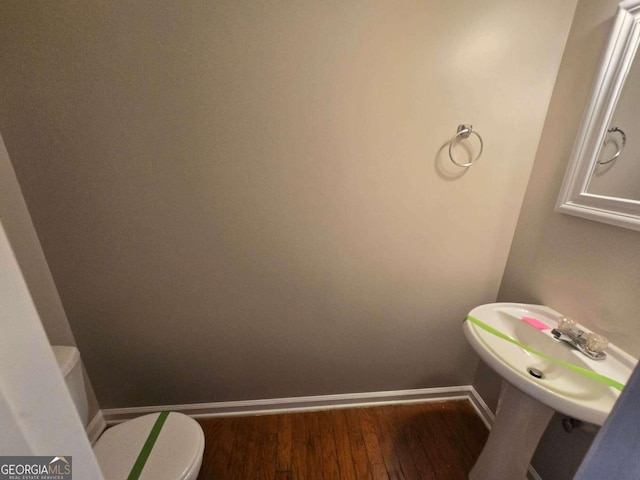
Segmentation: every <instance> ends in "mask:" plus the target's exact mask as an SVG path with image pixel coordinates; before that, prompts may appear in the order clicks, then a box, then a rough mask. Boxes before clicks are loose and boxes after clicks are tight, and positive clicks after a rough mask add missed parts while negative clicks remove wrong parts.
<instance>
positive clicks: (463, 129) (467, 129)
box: [449, 125, 484, 168]
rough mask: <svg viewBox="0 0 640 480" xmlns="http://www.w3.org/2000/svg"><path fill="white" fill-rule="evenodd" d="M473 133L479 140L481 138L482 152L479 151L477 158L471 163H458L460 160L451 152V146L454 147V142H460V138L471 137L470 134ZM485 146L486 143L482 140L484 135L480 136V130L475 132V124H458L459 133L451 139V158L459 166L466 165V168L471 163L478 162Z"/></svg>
mask: <svg viewBox="0 0 640 480" xmlns="http://www.w3.org/2000/svg"><path fill="white" fill-rule="evenodd" d="M472 133H473V134H474V135H475V136H476V137H478V140H480V152H478V155H477V156H476V158H474V159H473V160H471V161H470V162H469V163H458V162H456V160H455V158H453V153H452V152H451V148H452V147H453V144H454V143H458V142H459V141H460V140H463V139H465V138H469V136H470V135H471V134H472ZM483 148H484V143H483V142H482V137H481V136H480V134H479V133H478V132H474V131H473V125H458V131H457V133H456V134H455V135H454V136H453V138H452V139H451V140H449V158H450V159H451V161H452V162H453V163H454V164H455V165H457V166H458V167H465V168H466V167H470V166H471V165H473V164H474V163H476V162H477V161H478V160H479V159H480V155H482V149H483Z"/></svg>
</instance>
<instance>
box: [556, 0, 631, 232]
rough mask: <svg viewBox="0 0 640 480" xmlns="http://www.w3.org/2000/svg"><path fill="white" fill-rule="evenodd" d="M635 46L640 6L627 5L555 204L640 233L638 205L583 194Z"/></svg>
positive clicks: (605, 56) (602, 61) (614, 31)
mask: <svg viewBox="0 0 640 480" xmlns="http://www.w3.org/2000/svg"><path fill="white" fill-rule="evenodd" d="M639 44H640V0H626V1H623V2H621V3H620V4H619V5H618V10H617V13H616V17H615V22H614V24H613V28H612V29H611V33H610V34H609V41H608V44H607V47H606V49H605V50H604V52H603V54H602V57H601V59H600V67H599V69H598V73H597V75H596V77H595V79H594V83H593V87H592V90H591V95H590V97H589V103H588V104H587V108H586V110H585V113H584V115H583V117H582V123H581V125H580V129H579V130H578V135H577V137H576V140H575V143H574V145H573V151H572V153H571V159H570V160H569V166H568V167H567V171H566V173H565V176H564V181H563V183H562V188H561V189H560V195H559V197H558V201H557V203H556V211H557V212H561V213H566V214H569V215H576V216H578V217H583V218H588V219H591V220H596V221H600V222H604V223H609V224H612V225H618V226H620V227H625V228H631V229H633V230H640V201H636V200H630V199H625V198H617V197H609V196H604V195H594V194H590V193H588V192H587V188H588V186H589V180H590V178H591V173H592V171H593V168H594V166H595V162H597V160H598V155H599V153H600V148H601V146H602V144H603V142H604V140H605V135H606V133H607V128H608V126H609V123H610V121H611V118H612V116H613V112H614V110H615V107H616V105H617V103H618V99H619V98H620V94H621V93H622V89H623V87H624V84H625V80H626V78H627V74H628V72H629V69H630V68H631V64H632V63H633V59H634V57H635V55H636V51H637V50H638V45H639ZM638 61H640V58H639V59H638ZM639 168H640V166H639Z"/></svg>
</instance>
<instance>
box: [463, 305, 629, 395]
mask: <svg viewBox="0 0 640 480" xmlns="http://www.w3.org/2000/svg"><path fill="white" fill-rule="evenodd" d="M467 320H468V321H470V322H471V323H473V324H475V325H477V326H478V327H480V328H482V329H483V330H485V331H487V332H489V333H491V334H492V335H495V336H496V337H498V338H501V339H503V340H505V341H507V342H509V343H513V344H514V345H517V346H518V347H520V348H522V349H523V350H526V351H527V352H529V353H532V354H533V355H536V356H538V357H540V358H544V359H545V360H548V361H550V362H553V363H555V364H556V365H560V366H561V367H564V368H567V369H569V370H571V371H573V372H576V373H579V374H580V375H584V376H585V377H588V378H590V379H592V380H595V381H597V382H600V383H604V384H605V385H608V386H610V387H613V388H615V389H617V390H620V391H622V389H623V388H624V384H622V383H620V382H618V381H616V380H614V379H612V378H609V377H605V376H604V375H600V374H599V373H596V372H593V371H591V370H588V369H586V368H583V367H579V366H578V365H574V364H572V363H568V362H563V361H562V360H557V359H555V358H553V357H550V356H548V355H545V354H544V353H542V352H539V351H537V350H536V349H534V348H532V347H530V346H529V345H525V344H524V343H520V342H518V341H517V340H514V339H513V338H511V337H510V336H509V335H507V334H505V333H502V332H501V331H500V330H497V329H495V328H493V327H491V326H489V325H487V324H486V323H484V322H482V321H480V320H478V319H477V318H474V317H472V316H471V315H468V316H467Z"/></svg>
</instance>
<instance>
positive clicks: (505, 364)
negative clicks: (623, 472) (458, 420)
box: [463, 303, 637, 425]
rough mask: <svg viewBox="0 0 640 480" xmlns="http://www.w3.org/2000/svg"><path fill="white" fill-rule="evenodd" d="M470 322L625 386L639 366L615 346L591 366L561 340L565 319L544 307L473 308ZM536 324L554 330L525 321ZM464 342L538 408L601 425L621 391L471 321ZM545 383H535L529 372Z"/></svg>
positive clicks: (583, 357) (495, 305)
mask: <svg viewBox="0 0 640 480" xmlns="http://www.w3.org/2000/svg"><path fill="white" fill-rule="evenodd" d="M469 316H470V317H473V318H476V319H478V320H480V321H481V322H483V323H485V324H486V325H488V326H490V327H493V328H495V329H496V330H498V331H500V332H502V333H504V334H506V335H507V336H509V337H511V338H512V339H513V340H515V341H517V342H519V343H521V344H524V345H526V346H528V347H531V348H532V349H534V350H536V351H538V352H540V353H542V354H544V355H546V356H548V357H551V358H552V359H554V360H558V361H560V362H566V363H569V364H572V365H575V366H577V367H581V368H583V369H586V370H590V371H593V372H595V373H597V374H600V375H603V376H605V377H608V378H610V379H613V380H615V381H617V382H620V383H622V384H625V383H626V381H627V380H628V379H629V376H630V375H631V372H632V370H633V368H634V366H635V364H636V363H637V360H635V359H634V358H633V357H632V356H630V355H628V354H627V353H625V352H623V351H622V350H620V349H619V348H618V347H616V346H615V345H609V346H608V347H607V348H606V349H605V352H606V353H607V358H606V359H605V360H591V359H590V358H588V357H586V356H585V355H583V354H582V353H580V352H579V351H578V350H576V349H574V348H573V347H571V346H570V345H569V344H567V343H566V342H561V341H558V340H556V339H555V338H554V337H553V336H552V335H551V329H552V328H555V327H556V325H557V321H558V318H560V317H561V316H562V314H561V313H558V312H556V311H555V310H552V309H551V308H549V307H545V306H541V305H526V304H518V303H494V304H489V305H482V306H480V307H476V308H474V309H473V310H472V311H471V312H470V313H469ZM523 317H525V318H534V319H536V320H538V321H539V322H542V323H543V324H545V325H547V326H548V327H549V328H548V329H545V330H540V329H538V328H536V327H533V326H531V325H529V324H528V323H526V322H524V321H523V320H522V319H523ZM463 330H464V333H465V336H466V338H467V340H468V341H469V343H470V344H471V346H472V347H473V348H474V350H475V351H476V352H477V353H478V355H480V357H481V358H482V359H483V360H484V361H485V362H486V363H487V364H488V365H489V366H490V367H491V368H493V369H494V370H495V371H496V372H497V373H499V374H500V375H501V376H502V377H503V378H504V379H505V380H506V381H507V382H509V383H510V384H511V385H513V386H514V387H516V388H518V389H519V390H521V391H522V392H524V393H526V394H528V395H530V396H531V397H533V398H535V399H536V400H538V401H539V402H541V403H543V404H545V405H547V406H549V407H551V408H552V409H554V410H556V411H558V412H561V413H564V414H565V415H568V416H570V417H573V418H576V419H578V420H583V421H586V422H590V423H594V424H596V425H602V424H603V423H604V421H605V419H606V418H607V415H608V414H609V412H610V411H611V409H612V408H613V404H614V403H615V401H616V400H617V399H618V396H619V395H620V391H619V390H617V389H616V388H614V387H611V386H609V385H607V384H605V383H603V382H601V381H599V380H596V379H593V378H589V377H587V376H585V375H583V374H581V373H578V372H576V371H573V370H571V369H569V368H566V367H564V366H561V365H559V364H558V363H555V362H553V361H552V360H549V359H546V358H544V357H541V356H539V355H536V354H533V353H531V352H530V351H528V350H526V349H524V348H522V347H521V346H518V345H515V344H513V343H510V342H508V341H506V340H505V339H503V338H500V337H498V336H496V335H494V334H492V333H490V332H488V331H486V330H485V329H483V328H481V327H480V326H478V325H476V324H474V323H472V322H470V321H469V320H466V321H465V322H464V325H463ZM530 368H533V369H536V370H537V371H538V372H541V373H542V374H543V377H544V378H536V377H535V376H534V374H535V373H536V372H535V371H534V374H531V373H529V369H530Z"/></svg>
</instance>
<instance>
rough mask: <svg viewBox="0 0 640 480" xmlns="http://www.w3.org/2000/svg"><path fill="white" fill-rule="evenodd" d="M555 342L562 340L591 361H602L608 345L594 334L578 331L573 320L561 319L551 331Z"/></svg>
mask: <svg viewBox="0 0 640 480" xmlns="http://www.w3.org/2000/svg"><path fill="white" fill-rule="evenodd" d="M551 334H552V335H553V336H554V338H555V339H556V340H562V341H563V342H567V343H568V344H569V345H571V346H572V347H574V348H575V349H577V350H579V351H580V352H581V353H583V354H584V355H586V356H587V357H589V358H590V359H592V360H604V359H605V358H607V354H606V353H604V352H603V351H602V349H604V347H606V346H607V344H608V343H609V342H608V340H607V339H606V338H604V337H602V336H600V335H597V334H595V333H589V332H585V331H584V330H580V329H579V328H578V326H577V324H576V323H575V322H574V321H573V320H569V319H568V318H561V319H560V320H558V328H554V329H553V330H551Z"/></svg>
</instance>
